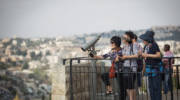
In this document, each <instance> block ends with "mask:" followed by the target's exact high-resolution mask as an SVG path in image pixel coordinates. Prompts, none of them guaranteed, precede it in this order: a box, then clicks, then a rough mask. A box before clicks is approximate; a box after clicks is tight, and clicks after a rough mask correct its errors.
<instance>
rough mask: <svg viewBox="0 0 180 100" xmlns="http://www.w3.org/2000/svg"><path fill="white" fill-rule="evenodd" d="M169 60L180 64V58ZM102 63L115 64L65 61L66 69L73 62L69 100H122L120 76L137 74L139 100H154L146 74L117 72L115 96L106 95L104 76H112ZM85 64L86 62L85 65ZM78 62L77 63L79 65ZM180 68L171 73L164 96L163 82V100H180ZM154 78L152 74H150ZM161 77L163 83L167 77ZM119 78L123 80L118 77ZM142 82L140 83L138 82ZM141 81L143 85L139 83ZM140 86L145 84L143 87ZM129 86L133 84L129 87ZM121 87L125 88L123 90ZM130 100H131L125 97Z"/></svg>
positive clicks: (82, 58) (161, 75)
mask: <svg viewBox="0 0 180 100" xmlns="http://www.w3.org/2000/svg"><path fill="white" fill-rule="evenodd" d="M166 59H169V64H171V63H170V62H171V60H172V59H176V60H177V61H178V59H179V60H180V57H173V58H166ZM101 60H107V61H108V60H109V61H110V60H111V59H93V58H87V57H77V58H68V59H63V64H64V65H65V64H66V62H67V61H69V63H68V64H69V65H68V67H69V100H122V93H121V91H120V90H121V88H122V87H121V86H120V85H121V83H120V82H121V81H122V78H121V77H120V75H124V74H134V75H135V79H136V80H135V81H133V82H134V83H133V84H135V90H136V100H151V98H150V93H149V87H148V85H149V82H148V77H147V76H143V75H142V72H123V71H122V72H120V71H118V72H116V77H115V78H113V79H110V83H111V85H110V86H111V87H112V90H113V92H112V94H107V93H106V86H105V84H104V83H103V81H102V75H103V74H104V73H108V72H109V68H110V66H105V64H104V63H103V62H97V61H101ZM82 61H86V62H85V63H82ZM75 62H76V63H75ZM179 70H180V65H178V64H176V65H173V70H172V72H169V73H168V75H169V80H170V81H169V83H168V85H169V87H171V88H169V90H168V91H169V92H168V93H164V88H163V85H164V84H163V82H165V80H163V81H162V82H161V81H160V82H161V85H162V87H160V88H161V95H162V100H179V99H180V92H179V90H180V82H179V81H180V77H179V76H180V72H179ZM150 73H151V74H152V72H150ZM156 74H157V75H159V76H160V77H161V79H163V78H164V77H165V74H166V73H165V72H164V71H163V72H156ZM118 75H119V76H118ZM138 78H139V79H138ZM139 80H140V81H139ZM138 82H140V83H141V84H139V83H138ZM127 84H129V83H127ZM120 87H121V88H120ZM124 96H125V97H126V100H127V99H128V98H129V97H128V95H127V94H126V93H125V95H124Z"/></svg>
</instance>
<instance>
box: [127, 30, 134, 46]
mask: <svg viewBox="0 0 180 100" xmlns="http://www.w3.org/2000/svg"><path fill="white" fill-rule="evenodd" d="M125 34H126V35H127V36H129V37H130V40H129V41H128V42H129V43H132V39H133V38H134V33H133V32H132V31H126V32H125Z"/></svg>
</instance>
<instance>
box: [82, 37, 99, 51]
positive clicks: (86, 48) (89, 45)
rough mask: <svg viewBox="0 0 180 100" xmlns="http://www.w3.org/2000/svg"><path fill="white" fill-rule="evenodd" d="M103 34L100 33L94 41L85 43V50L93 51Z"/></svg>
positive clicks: (83, 47) (83, 48)
mask: <svg viewBox="0 0 180 100" xmlns="http://www.w3.org/2000/svg"><path fill="white" fill-rule="evenodd" d="M101 35H102V34H100V35H98V36H97V37H96V38H94V39H93V40H92V41H90V42H89V43H87V44H85V45H84V46H82V47H81V49H82V50H83V51H87V50H88V51H92V50H93V49H94V46H95V44H96V43H97V42H98V40H99V39H100V38H101Z"/></svg>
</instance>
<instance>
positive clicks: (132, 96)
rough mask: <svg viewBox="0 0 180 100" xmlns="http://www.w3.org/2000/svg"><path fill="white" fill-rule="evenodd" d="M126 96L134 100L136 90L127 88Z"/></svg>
mask: <svg viewBox="0 0 180 100" xmlns="http://www.w3.org/2000/svg"><path fill="white" fill-rule="evenodd" d="M127 92H128V96H129V100H136V90H135V89H128V90H127Z"/></svg>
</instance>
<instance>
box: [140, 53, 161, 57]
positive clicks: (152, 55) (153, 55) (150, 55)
mask: <svg viewBox="0 0 180 100" xmlns="http://www.w3.org/2000/svg"><path fill="white" fill-rule="evenodd" d="M142 56H143V57H144V58H161V53H160V52H156V54H145V53H143V54H142Z"/></svg>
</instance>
